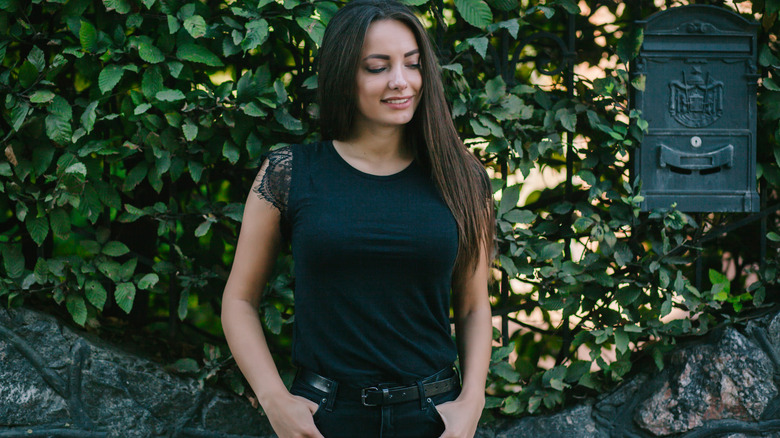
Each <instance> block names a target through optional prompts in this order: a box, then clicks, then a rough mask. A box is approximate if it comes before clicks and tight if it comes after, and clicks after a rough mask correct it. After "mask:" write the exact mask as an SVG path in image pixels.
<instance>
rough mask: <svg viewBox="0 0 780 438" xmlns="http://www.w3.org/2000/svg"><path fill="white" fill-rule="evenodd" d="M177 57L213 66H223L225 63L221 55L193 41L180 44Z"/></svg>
mask: <svg viewBox="0 0 780 438" xmlns="http://www.w3.org/2000/svg"><path fill="white" fill-rule="evenodd" d="M176 57H177V58H179V59H181V60H182V61H192V62H199V63H201V64H206V65H209V66H212V67H222V66H223V65H224V64H223V63H222V61H221V60H220V59H219V57H217V55H215V54H213V53H211V51H209V49H207V48H205V47H203V46H199V45H197V44H193V43H187V44H182V45H181V46H179V48H178V49H177V50H176Z"/></svg>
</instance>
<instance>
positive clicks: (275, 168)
mask: <svg viewBox="0 0 780 438" xmlns="http://www.w3.org/2000/svg"><path fill="white" fill-rule="evenodd" d="M292 157H293V154H292V148H291V147H290V146H287V147H284V148H281V149H277V150H275V151H272V152H270V153H269V154H268V156H267V157H266V159H265V160H264V161H263V164H262V166H260V171H259V172H258V173H257V178H256V179H255V185H254V187H252V191H253V192H255V193H256V194H257V197H258V198H260V199H262V200H264V201H267V202H270V203H271V204H273V206H274V207H276V208H277V209H278V210H279V212H280V213H282V216H286V214H287V198H288V196H289V194H290V180H291V179H292Z"/></svg>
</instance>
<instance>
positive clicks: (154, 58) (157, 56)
mask: <svg viewBox="0 0 780 438" xmlns="http://www.w3.org/2000/svg"><path fill="white" fill-rule="evenodd" d="M138 56H140V57H141V59H143V60H144V61H146V62H148V63H150V64H157V63H160V62H163V61H165V55H163V52H162V51H161V50H160V49H158V48H157V47H155V46H154V45H152V44H150V43H147V42H142V43H141V44H139V45H138Z"/></svg>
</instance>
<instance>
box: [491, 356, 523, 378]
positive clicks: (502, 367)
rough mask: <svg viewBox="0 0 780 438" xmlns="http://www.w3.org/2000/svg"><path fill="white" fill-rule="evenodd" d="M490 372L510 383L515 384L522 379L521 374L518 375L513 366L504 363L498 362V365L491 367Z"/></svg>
mask: <svg viewBox="0 0 780 438" xmlns="http://www.w3.org/2000/svg"><path fill="white" fill-rule="evenodd" d="M490 372H491V373H493V374H495V375H497V376H499V377H501V378H502V379H504V380H506V381H507V382H510V383H515V382H517V381H519V380H520V377H521V376H520V373H518V372H517V371H516V370H515V369H514V368H513V367H512V365H510V364H509V363H508V362H504V361H501V362H498V363H497V364H495V365H493V366H491V367H490Z"/></svg>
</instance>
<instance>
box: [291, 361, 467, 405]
mask: <svg viewBox="0 0 780 438" xmlns="http://www.w3.org/2000/svg"><path fill="white" fill-rule="evenodd" d="M453 373H454V372H453ZM296 378H298V379H301V381H303V383H306V384H307V385H309V386H312V387H314V388H316V389H318V390H320V391H322V392H324V393H325V394H331V393H332V392H333V391H336V397H337V398H344V399H353V400H354V399H357V398H358V397H359V399H360V401H361V402H362V403H363V406H382V405H388V404H394V403H403V402H407V401H413V400H419V399H420V396H421V394H420V390H419V387H418V386H417V385H410V386H397V387H388V388H385V387H381V386H370V387H368V388H354V387H349V386H339V385H338V384H337V383H336V382H335V381H333V380H331V379H328V378H327V377H323V376H320V375H319V374H317V373H315V372H312V371H309V370H306V369H301V370H299V371H298V375H297V377H296ZM459 385H460V379H459V378H458V374H457V373H454V375H453V376H452V377H448V378H446V379H444V380H438V381H436V382H429V383H424V384H423V385H422V387H423V391H424V392H425V393H424V394H422V396H423V397H431V396H434V395H438V394H443V393H445V392H448V391H451V390H453V389H455V388H457V387H458V386H459Z"/></svg>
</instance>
